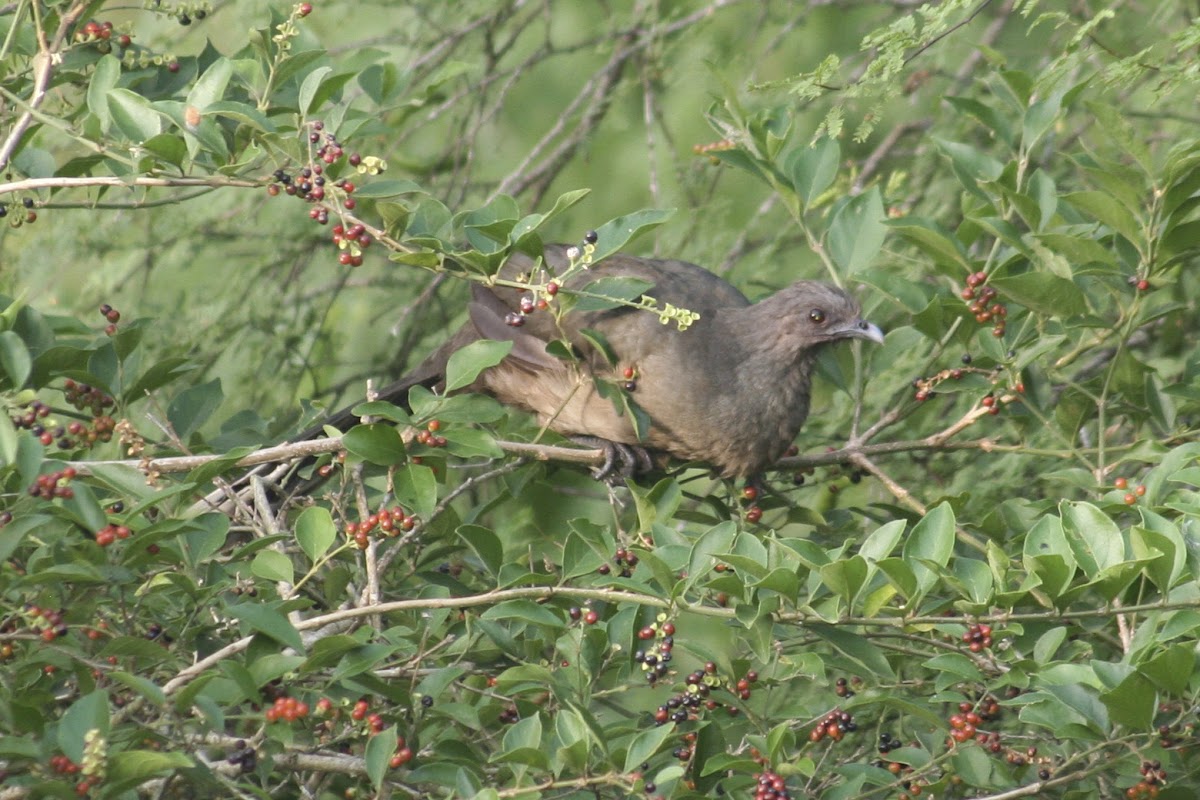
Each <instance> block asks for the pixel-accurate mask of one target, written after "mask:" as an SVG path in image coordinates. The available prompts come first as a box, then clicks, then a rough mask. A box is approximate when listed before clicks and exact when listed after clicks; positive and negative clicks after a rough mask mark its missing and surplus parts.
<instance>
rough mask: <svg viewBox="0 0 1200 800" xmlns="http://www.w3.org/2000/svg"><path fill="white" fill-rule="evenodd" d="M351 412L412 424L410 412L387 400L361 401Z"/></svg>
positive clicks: (357, 414)
mask: <svg viewBox="0 0 1200 800" xmlns="http://www.w3.org/2000/svg"><path fill="white" fill-rule="evenodd" d="M351 413H353V414H354V416H356V417H375V418H376V419H383V420H387V421H388V422H395V423H396V424H397V425H410V424H412V418H411V417H409V415H408V412H407V411H405V410H404V409H403V408H401V407H400V406H398V405H396V404H395V403H389V402H388V401H386V400H370V401H368V402H366V403H359V404H358V405H356V406H355V407H354V408H353V409H351Z"/></svg>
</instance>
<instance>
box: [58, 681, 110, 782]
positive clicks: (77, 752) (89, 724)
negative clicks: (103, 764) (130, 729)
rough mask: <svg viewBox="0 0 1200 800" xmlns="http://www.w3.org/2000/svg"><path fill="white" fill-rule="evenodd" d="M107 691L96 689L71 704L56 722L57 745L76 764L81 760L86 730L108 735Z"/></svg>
mask: <svg viewBox="0 0 1200 800" xmlns="http://www.w3.org/2000/svg"><path fill="white" fill-rule="evenodd" d="M108 726H109V713H108V692H106V691H104V690H103V689H97V690H96V691H94V692H91V693H90V694H85V695H84V696H83V697H81V698H79V699H78V700H76V701H75V702H74V703H72V704H71V706H70V708H68V709H67V710H66V711H64V712H63V715H62V719H61V720H60V721H59V723H58V746H59V747H60V748H62V751H63V753H64V754H65V755H66V756H67V758H69V759H71V760H72V761H74V762H75V763H76V764H80V763H82V762H83V747H84V740H85V739H86V737H87V734H88V731H93V730H94V731H99V732H100V735H101V736H107V735H108Z"/></svg>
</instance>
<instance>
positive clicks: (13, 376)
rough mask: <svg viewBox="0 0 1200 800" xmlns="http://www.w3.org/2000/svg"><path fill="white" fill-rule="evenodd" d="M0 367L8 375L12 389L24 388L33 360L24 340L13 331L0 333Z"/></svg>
mask: <svg viewBox="0 0 1200 800" xmlns="http://www.w3.org/2000/svg"><path fill="white" fill-rule="evenodd" d="M0 366H3V367H4V371H5V372H6V373H7V374H8V380H9V383H10V385H11V387H12V388H13V389H20V388H21V387H22V386H24V385H25V380H26V379H27V378H28V377H29V373H30V371H31V370H32V369H33V358H32V357H31V356H30V355H29V348H28V347H27V346H26V345H25V340H24V339H22V338H21V337H20V336H18V335H17V334H16V333H14V332H13V331H3V332H0Z"/></svg>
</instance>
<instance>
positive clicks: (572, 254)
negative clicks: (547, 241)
mask: <svg viewBox="0 0 1200 800" xmlns="http://www.w3.org/2000/svg"><path fill="white" fill-rule="evenodd" d="M599 239H600V237H599V234H597V233H596V232H595V231H588V232H587V233H585V234H584V235H583V247H582V248H579V247H568V248H567V258H568V259H569V260H570V262H571V266H570V267H568V272H569V271H570V270H572V269H574V268H575V266H576V264H584V265H586V264H590V263H591V261H592V253H594V252H596V242H597V241H599ZM560 288H561V287H560V285H559V283H558V281H555V280H551V281H548V282H547V283H546V285H545V286H543V287H542V288H541V289H539V290H538V291H533V290H530V291H528V292H526V293H525V294H523V295H521V299H520V300H518V301H517V307H518V310H517V311H510V312H509V313H508V314H507V315H505V317H504V322H505V324H506V325H509V326H511V327H513V328H519V327H521V326H522V325H524V324H525V318H526V317H527V316H529V315H530V314H532V313H534V312H535V311H545V310H546V309H547V308H549V307H550V301H551V300H553V299H554V297H555V296H556V295H557V294H558V291H559V289H560ZM623 374H624V375H625V380H626V389H627V391H633V390H634V389H636V388H637V383H636V382H634V380H633V379H634V377H635V376H636V374H637V371H636V370H635V369H634V368H633V367H626V368H625V369H624V371H623ZM630 383H633V385H632V386H629V384H630Z"/></svg>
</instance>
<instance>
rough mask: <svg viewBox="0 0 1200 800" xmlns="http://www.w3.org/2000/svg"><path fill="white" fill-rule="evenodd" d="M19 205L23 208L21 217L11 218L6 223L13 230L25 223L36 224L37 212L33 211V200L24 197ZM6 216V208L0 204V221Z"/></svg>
mask: <svg viewBox="0 0 1200 800" xmlns="http://www.w3.org/2000/svg"><path fill="white" fill-rule="evenodd" d="M21 205H23V206H24V207H25V214H24V215H22V216H19V217H13V218H12V219H10V220H9V221H8V224H9V225H11V226H12V227H14V228H19V227H21V226H22V225H24V224H26V223H29V224H33V223H35V222H37V212H36V211H34V210H33V205H34V202H33V198H32V197H26V198H25V199H24V200H22V201H21ZM14 208H15V206H14ZM7 216H8V206H6V205H3V204H0V219H4V218H5V217H7Z"/></svg>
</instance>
